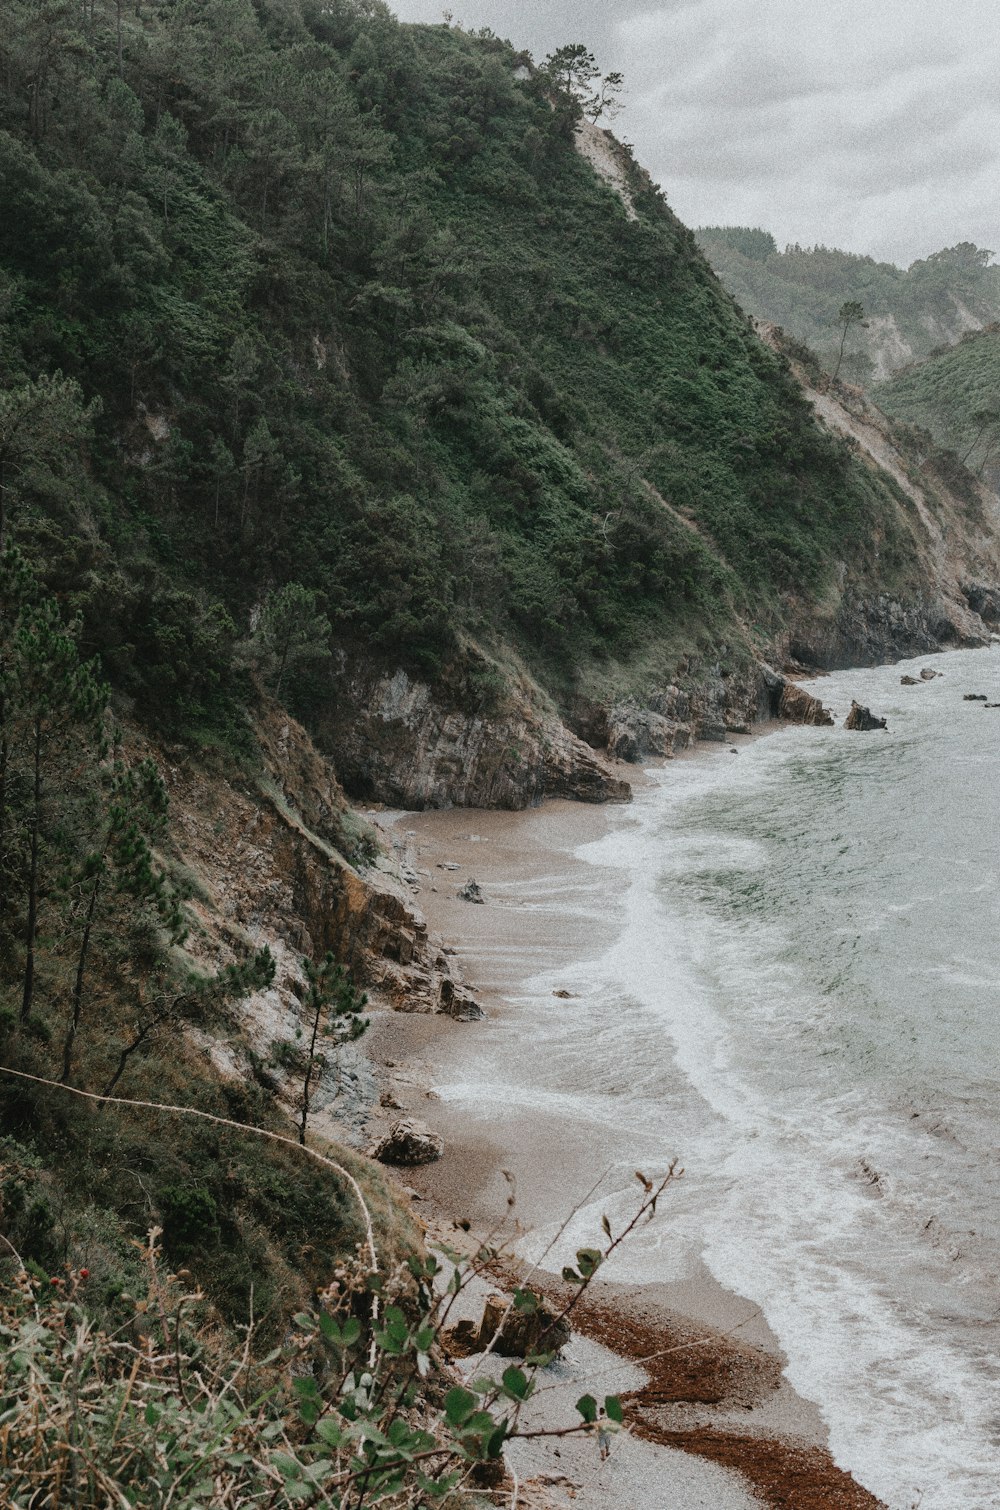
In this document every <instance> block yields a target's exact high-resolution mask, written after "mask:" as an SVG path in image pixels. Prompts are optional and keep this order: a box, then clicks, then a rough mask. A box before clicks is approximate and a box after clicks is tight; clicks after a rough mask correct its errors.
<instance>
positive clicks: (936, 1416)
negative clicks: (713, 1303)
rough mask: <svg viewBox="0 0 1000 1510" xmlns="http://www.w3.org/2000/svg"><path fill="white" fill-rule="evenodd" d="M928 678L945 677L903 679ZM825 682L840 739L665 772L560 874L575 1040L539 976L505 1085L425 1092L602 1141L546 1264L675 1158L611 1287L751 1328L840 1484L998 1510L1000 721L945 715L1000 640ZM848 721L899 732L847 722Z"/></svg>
mask: <svg viewBox="0 0 1000 1510" xmlns="http://www.w3.org/2000/svg"><path fill="white" fill-rule="evenodd" d="M923 665H928V666H932V667H933V668H934V669H936V670H939V671H941V672H942V673H943V675H942V676H941V677H939V678H938V679H936V680H934V681H933V682H930V683H928V684H926V685H921V686H919V687H909V688H908V687H902V686H901V685H900V680H899V679H900V676H901V674H903V673H904V672H907V671H909V672H911V673H914V674H915V672H916V670H917V669H918V668H919V667H920V666H923ZM813 690H815V691H816V692H817V693H818V694H819V695H820V696H821V697H822V698H823V701H824V702H825V703H826V704H827V705H828V706H829V707H831V708H832V710H833V711H834V713H835V715H836V717H837V724H838V727H836V728H834V729H804V728H787V729H783V730H781V731H780V732H778V733H775V734H772V735H769V736H767V737H765V738H762V739H759V740H756V741H753V742H751V743H744V744H742V745H741V746H740V749H739V753H738V754H736V755H733V754H731V753H729V752H727V751H720V752H719V753H718V754H717V755H715V756H713V757H712V758H710V759H696V760H687V761H676V762H673V763H672V764H670V765H668V766H666V767H665V768H664V769H663V770H661V771H657V772H656V773H654V777H653V781H652V783H651V784H650V786H649V787H648V788H646V789H644V790H643V791H642V792H641V793H640V794H639V796H638V797H637V800H636V801H635V802H634V803H633V805H632V806H631V807H630V808H629V809H627V810H622V811H621V813H620V814H618V815H616V817H615V818H614V820H613V823H612V828H611V832H610V833H609V834H608V835H607V836H606V837H605V838H603V839H601V840H600V841H599V842H597V843H596V844H590V845H588V846H586V847H585V848H584V849H582V850H580V851H579V852H578V854H579V857H580V858H581V859H583V860H585V861H587V862H588V863H589V865H591V866H592V867H593V868H594V869H593V875H594V878H595V896H597V897H600V898H601V901H600V903H599V904H598V903H597V902H595V905H600V906H601V908H602V910H603V911H604V912H607V911H608V909H611V910H612V911H613V913H614V917H615V921H616V928H615V939H614V942H613V944H612V945H611V947H610V948H609V949H608V950H607V951H606V952H605V953H604V954H603V955H602V956H601V957H600V958H598V959H596V960H592V961H589V962H587V963H586V965H585V966H581V968H580V970H579V972H578V974H577V976H576V978H575V979H568V978H567V973H566V971H565V970H561V971H560V973H559V984H560V985H562V986H566V985H569V986H571V987H572V988H573V989H574V991H575V992H577V993H578V1001H577V1002H576V1003H574V1011H573V1013H572V1021H571V1022H569V1021H568V1020H567V1016H566V1014H565V1012H563V1014H562V1015H560V1008H559V1006H558V1005H556V1006H555V1007H553V1005H552V1003H551V989H552V984H553V981H552V980H549V979H548V977H547V976H545V975H540V976H539V977H538V978H537V979H535V980H533V981H532V982H531V984H530V987H529V988H528V990H527V991H526V995H525V998H524V1000H525V1003H531V1004H533V1006H532V1011H531V1013H530V1026H525V1023H526V1022H528V1021H529V1018H528V1017H526V1018H525V1019H524V1020H523V1021H522V1022H521V1023H519V1024H517V1023H516V1019H515V1024H516V1027H515V1029H512V1028H511V1026H510V1024H508V1025H507V1026H506V1027H504V1028H501V1029H499V1030H497V1031H498V1032H499V1033H500V1034H501V1036H502V1033H503V1032H508V1033H510V1032H512V1031H516V1032H517V1034H518V1038H519V1042H520V1044H521V1047H522V1053H521V1056H520V1059H517V1058H516V1056H511V1057H510V1058H509V1060H508V1061H506V1062H509V1063H510V1064H513V1065H515V1066H516V1067H515V1069H513V1070H511V1071H509V1072H505V1073H507V1075H508V1078H507V1081H506V1083H500V1082H499V1081H498V1078H497V1075H498V1072H497V1070H496V1065H497V1064H498V1062H502V1061H503V1054H502V1052H501V1053H500V1054H493V1053H489V1054H488V1056H487V1057H489V1058H490V1060H491V1065H489V1066H488V1065H487V1064H486V1061H485V1059H484V1061H483V1062H482V1064H481V1065H480V1069H479V1071H476V1070H475V1068H473V1069H471V1070H470V1076H469V1079H468V1080H467V1082H466V1084H465V1085H464V1086H459V1085H453V1086H450V1087H448V1086H446V1087H443V1093H444V1094H446V1095H449V1096H451V1097H453V1098H462V1097H469V1098H471V1099H476V1101H477V1103H478V1104H480V1105H483V1106H485V1105H486V1103H487V1102H488V1101H490V1099H491V1098H492V1099H493V1100H494V1101H495V1100H496V1099H498V1098H499V1099H502V1100H503V1101H504V1102H505V1104H506V1106H507V1107H508V1109H510V1108H511V1107H516V1105H517V1104H518V1100H519V1099H521V1101H522V1103H523V1104H529V1103H530V1104H531V1105H532V1106H533V1107H535V1108H538V1107H539V1106H541V1107H542V1108H544V1109H545V1111H546V1112H547V1113H548V1114H549V1115H551V1116H552V1117H553V1118H555V1119H557V1121H558V1119H559V1118H560V1117H563V1118H565V1119H566V1125H567V1127H569V1125H570V1123H572V1124H573V1125H574V1127H575V1128H576V1129H577V1130H578V1129H579V1127H580V1126H586V1127H589V1128H590V1129H592V1130H593V1133H594V1137H595V1144H596V1148H595V1168H599V1167H600V1165H601V1161H602V1160H604V1159H605V1158H607V1160H608V1161H609V1163H610V1166H611V1167H610V1173H609V1175H608V1177H607V1178H606V1180H605V1184H604V1185H603V1187H602V1192H601V1195H600V1196H599V1197H598V1198H597V1199H596V1200H595V1201H594V1202H593V1203H592V1205H591V1206H590V1207H589V1208H585V1209H584V1210H582V1211H581V1212H579V1213H578V1214H577V1215H576V1217H575V1218H574V1220H573V1222H572V1224H571V1226H570V1229H569V1231H568V1232H567V1234H566V1237H565V1239H564V1241H563V1244H562V1247H563V1248H569V1249H572V1247H573V1246H574V1244H576V1243H578V1242H580V1241H585V1240H586V1241H593V1237H594V1233H595V1230H597V1223H598V1220H599V1216H600V1214H601V1213H604V1212H607V1213H609V1214H610V1215H611V1217H612V1220H617V1219H619V1217H621V1216H623V1215H624V1214H625V1213H626V1212H628V1211H630V1210H631V1209H632V1208H633V1206H634V1202H635V1190H636V1186H635V1184H634V1182H633V1181H632V1178H631V1171H632V1170H633V1169H634V1168H635V1165H636V1163H637V1162H638V1163H641V1164H642V1166H643V1167H645V1168H646V1170H647V1173H649V1174H650V1175H653V1174H655V1173H656V1172H658V1171H659V1170H662V1169H663V1168H664V1167H665V1166H666V1164H667V1163H668V1161H669V1159H670V1158H671V1157H674V1156H676V1157H678V1158H679V1159H680V1160H681V1162H682V1164H683V1166H684V1169H685V1174H684V1178H683V1180H681V1181H680V1182H679V1183H678V1185H677V1186H676V1187H675V1188H674V1189H673V1190H672V1191H671V1194H670V1197H669V1200H668V1201H666V1202H665V1204H664V1210H663V1213H662V1215H661V1218H660V1219H659V1220H658V1221H657V1222H656V1223H655V1224H652V1225H650V1226H649V1227H644V1228H643V1229H642V1230H641V1231H640V1232H639V1233H637V1234H636V1237H635V1239H634V1240H633V1241H632V1242H630V1244H629V1245H628V1247H627V1248H626V1249H623V1250H622V1257H621V1259H620V1260H618V1261H617V1277H618V1278H621V1279H626V1280H639V1279H643V1280H650V1279H658V1278H662V1279H670V1278H674V1277H681V1276H683V1275H684V1274H685V1273H689V1272H691V1266H692V1264H693V1263H694V1262H695V1261H696V1260H697V1261H700V1262H703V1263H705V1264H707V1266H708V1268H709V1269H710V1270H711V1271H712V1273H713V1274H714V1275H715V1276H716V1278H717V1279H718V1280H720V1281H721V1282H722V1283H724V1284H725V1285H727V1286H728V1287H730V1288H731V1289H733V1290H735V1291H736V1292H738V1293H739V1294H740V1295H742V1296H745V1297H747V1299H748V1301H750V1302H753V1303H755V1304H756V1305H758V1306H759V1307H760V1308H761V1310H762V1311H763V1313H764V1314H765V1316H766V1317H767V1320H768V1322H769V1323H770V1325H771V1327H772V1329H773V1330H774V1332H775V1333H776V1334H777V1336H778V1338H779V1340H780V1342H781V1344H782V1346H783V1348H784V1349H785V1352H786V1354H787V1356H788V1360H789V1363H788V1373H789V1377H790V1379H791V1382H792V1383H793V1385H794V1386H795V1387H796V1388H797V1389H798V1390H799V1391H800V1393H802V1394H803V1395H805V1396H806V1397H807V1398H809V1399H812V1400H815V1401H816V1402H818V1404H819V1406H820V1407H821V1410H822V1412H823V1415H824V1417H825V1419H826V1421H827V1423H828V1425H829V1429H830V1436H831V1447H832V1450H833V1452H834V1455H835V1457H836V1459H837V1461H838V1462H839V1463H841V1464H842V1465H843V1466H845V1467H847V1468H849V1469H851V1470H852V1471H853V1472H854V1473H855V1475H856V1477H857V1478H858V1479H859V1480H860V1481H861V1482H862V1483H863V1484H865V1485H866V1486H867V1487H868V1488H869V1489H871V1490H872V1491H873V1492H874V1493H876V1494H877V1495H879V1496H880V1497H881V1498H882V1499H884V1501H885V1502H886V1504H887V1505H889V1506H890V1507H891V1510H910V1507H912V1506H913V1505H915V1504H916V1503H917V1502H918V1501H919V1503H920V1505H921V1510H988V1507H993V1506H996V1507H1000V779H998V778H1000V708H997V709H996V710H993V709H988V708H984V707H983V704H982V703H972V702H965V701H964V700H963V693H966V692H978V693H986V694H987V695H988V697H989V701H991V702H998V703H1000V647H993V648H990V649H988V650H982V651H966V652H954V653H950V654H946V655H940V656H932V657H925V658H923V659H921V660H917V661H913V662H908V663H905V664H902V665H898V666H893V667H882V668H877V669H874V670H860V671H850V672H839V673H836V674H835V675H832V676H830V677H827V678H823V679H821V680H819V681H818V682H817V683H816V684H815V686H814V689H813ZM852 697H857V698H858V699H859V701H862V702H865V703H869V704H870V705H871V706H872V708H873V710H875V711H876V712H878V713H880V714H883V715H885V716H887V717H888V720H889V729H888V732H886V733H882V732H873V733H867V734H861V733H850V732H847V731H845V730H844V729H842V728H841V727H840V725H841V724H842V721H843V718H844V716H845V715H846V712H847V709H848V708H849V706H850V701H851V698H852ZM602 877H608V878H611V879H610V880H609V885H612V886H613V892H614V894H613V896H611V895H610V894H609V892H608V890H607V888H605V889H604V890H603V891H602V888H601V885H600V882H601V879H602ZM496 1046H497V1044H496V1040H494V1047H496ZM500 1047H501V1049H502V1044H501V1045H500ZM484 1053H486V1050H485V1049H484ZM477 1075H478V1078H477ZM549 1235H550V1234H548V1233H540V1234H538V1233H536V1234H534V1235H533V1236H532V1237H531V1238H530V1239H529V1243H528V1247H529V1249H530V1250H533V1251H535V1252H536V1253H537V1252H538V1251H540V1249H541V1247H542V1246H543V1244H544V1242H545V1241H546V1240H547V1238H548V1237H549ZM555 1257H556V1259H557V1260H560V1259H561V1254H557V1255H555Z"/></svg>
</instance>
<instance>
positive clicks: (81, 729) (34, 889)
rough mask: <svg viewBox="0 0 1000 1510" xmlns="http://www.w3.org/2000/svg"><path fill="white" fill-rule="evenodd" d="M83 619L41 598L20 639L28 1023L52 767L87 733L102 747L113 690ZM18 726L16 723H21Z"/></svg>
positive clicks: (17, 674) (17, 670)
mask: <svg viewBox="0 0 1000 1510" xmlns="http://www.w3.org/2000/svg"><path fill="white" fill-rule="evenodd" d="M78 632H79V624H78V623H73V624H71V625H69V626H68V627H67V626H66V625H64V623H63V621H62V616H61V614H60V612H59V608H58V605H57V604H56V603H55V602H54V601H53V600H52V599H51V598H46V599H42V601H41V602H39V603H38V604H37V605H34V606H32V607H31V608H30V609H29V610H28V611H27V612H26V613H25V614H24V615H23V617H22V622H21V624H20V626H19V628H18V630H17V632H16V634H15V635H14V644H13V655H12V661H13V667H12V678H11V680H12V682H13V688H12V691H13V696H12V699H11V701H12V703H13V712H14V717H15V721H16V724H19V725H20V728H21V731H22V733H23V735H24V738H25V742H26V744H27V746H28V767H29V772H30V795H29V799H28V819H27V825H28V861H27V876H26V883H25V885H26V892H27V919H26V923H25V932H24V943H25V962H24V982H23V990H22V994H21V1021H22V1022H23V1021H25V1020H26V1019H27V1017H28V1016H29V1014H30V1012H31V1007H32V1001H33V997H34V987H35V949H36V944H37V938H38V909H39V901H40V890H39V882H40V877H41V844H42V829H43V815H44V806H45V801H46V796H47V786H46V778H47V767H48V765H49V763H50V762H51V760H52V757H53V753H54V751H55V749H56V748H57V747H59V746H60V745H63V746H65V745H66V744H67V743H68V742H69V741H70V740H74V741H78V740H79V739H80V738H81V736H82V738H83V739H84V741H85V742H86V743H89V744H91V746H92V747H96V746H97V745H98V743H99V737H100V722H101V715H102V713H103V711H104V708H105V706H106V705H107V700H108V688H107V687H106V686H105V685H104V684H103V683H102V682H101V681H100V679H99V676H98V671H97V666H96V663H95V662H93V661H82V660H81V659H80V652H79V648H78V645H77V635H78ZM15 726H16V725H15Z"/></svg>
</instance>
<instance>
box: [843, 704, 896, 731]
mask: <svg viewBox="0 0 1000 1510" xmlns="http://www.w3.org/2000/svg"><path fill="white" fill-rule="evenodd" d="M886 727H887V725H886V721H885V719H884V718H876V717H875V715H874V713H873V712H872V710H871V709H870V708H865V707H863V706H862V705H861V703H857V702H852V703H851V711H850V713H848V715H847V717H846V718H845V719H844V728H845V729H860V730H861V731H862V732H863V733H865V732H867V731H868V730H869V729H884V728H886Z"/></svg>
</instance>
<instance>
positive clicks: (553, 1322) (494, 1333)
mask: <svg viewBox="0 0 1000 1510" xmlns="http://www.w3.org/2000/svg"><path fill="white" fill-rule="evenodd" d="M494 1337H496V1339H497V1340H496V1342H493V1339H494ZM569 1338H570V1325H569V1322H568V1321H566V1320H565V1318H560V1317H559V1313H558V1312H557V1311H554V1310H553V1309H552V1307H551V1306H550V1305H549V1304H548V1302H547V1301H545V1300H543V1299H541V1298H539V1299H538V1303H537V1304H536V1306H535V1308H534V1310H532V1311H529V1312H524V1311H519V1310H517V1309H515V1307H514V1306H512V1305H511V1303H510V1301H509V1300H508V1299H507V1297H506V1296H505V1295H490V1296H489V1298H488V1299H487V1301H486V1307H485V1309H484V1311H483V1320H482V1323H481V1325H480V1328H479V1336H478V1338H477V1344H478V1351H479V1352H483V1351H485V1349H486V1348H488V1347H489V1345H490V1343H491V1342H493V1352H495V1353H499V1355H500V1357H501V1358H530V1357H531V1355H532V1354H533V1353H558V1352H559V1350H560V1348H564V1347H565V1346H566V1344H567V1342H568V1341H569Z"/></svg>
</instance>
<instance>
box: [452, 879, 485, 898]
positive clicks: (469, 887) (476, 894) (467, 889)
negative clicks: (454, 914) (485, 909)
mask: <svg viewBox="0 0 1000 1510" xmlns="http://www.w3.org/2000/svg"><path fill="white" fill-rule="evenodd" d="M458 897H459V900H460V901H462V902H480V903H482V902H485V901H486V898H485V897H484V896H483V888H482V887H481V886H480V884H479V882H478V881H472V880H469V881H466V883H465V885H464V886H463V887H462V889H461V891H460V892H459V893H458Z"/></svg>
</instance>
